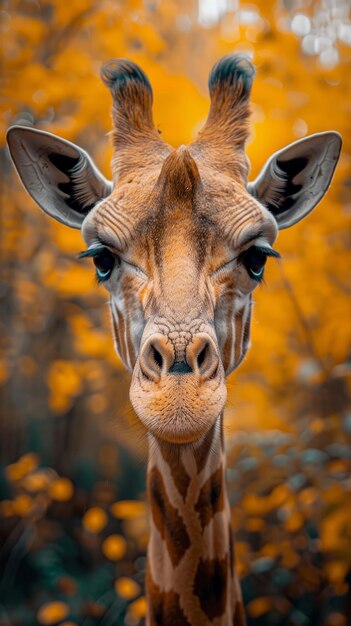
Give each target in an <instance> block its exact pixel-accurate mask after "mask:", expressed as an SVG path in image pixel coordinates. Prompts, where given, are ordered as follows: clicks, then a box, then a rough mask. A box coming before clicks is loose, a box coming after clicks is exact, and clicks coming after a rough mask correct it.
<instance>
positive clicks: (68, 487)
mask: <svg viewBox="0 0 351 626" xmlns="http://www.w3.org/2000/svg"><path fill="white" fill-rule="evenodd" d="M73 493H74V487H73V484H72V481H70V480H69V478H56V480H54V481H53V482H52V483H51V485H50V495H51V497H52V499H53V500H57V501H59V502H66V500H70V499H71V498H72V496H73Z"/></svg>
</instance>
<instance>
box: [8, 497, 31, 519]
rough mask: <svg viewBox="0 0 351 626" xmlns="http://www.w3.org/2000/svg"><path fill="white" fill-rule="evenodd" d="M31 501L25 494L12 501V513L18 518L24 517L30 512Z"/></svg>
mask: <svg viewBox="0 0 351 626" xmlns="http://www.w3.org/2000/svg"><path fill="white" fill-rule="evenodd" d="M32 507H33V500H32V498H31V497H30V496H28V495H27V494H25V493H22V494H20V495H19V496H17V497H16V498H15V499H14V500H13V512H14V514H15V515H19V516H20V517H26V515H28V513H30V511H31V510H32Z"/></svg>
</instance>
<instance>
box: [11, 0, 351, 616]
mask: <svg viewBox="0 0 351 626" xmlns="http://www.w3.org/2000/svg"><path fill="white" fill-rule="evenodd" d="M0 17H1V30H2V34H1V41H2V74H3V96H4V97H3V101H2V105H1V106H2V115H1V121H0V123H1V126H2V130H3V131H4V132H3V133H2V134H1V158H2V168H3V176H2V182H3V185H2V191H1V268H2V272H1V287H0V296H1V299H2V318H1V326H2V329H1V330H2V343H3V350H2V355H3V356H2V357H1V360H0V384H1V391H2V395H1V436H0V447H1V460H2V470H1V474H0V497H1V501H0V515H1V531H0V532H1V534H0V542H1V549H0V571H1V582H0V604H1V610H0V624H1V626H2V625H4V626H36V625H39V626H43V625H44V626H45V625H48V626H50V625H61V626H80V625H82V626H83V625H84V626H97V625H101V626H119V625H122V624H126V625H127V626H128V625H129V626H138V625H139V624H140V625H141V624H143V617H144V614H145V598H144V590H143V578H144V572H145V548H146V544H147V536H148V527H147V508H146V504H145V459H146V452H145V450H146V444H145V438H144V437H143V436H142V434H140V431H139V430H136V429H135V428H133V425H132V424H133V422H134V420H135V418H134V417H133V413H132V409H131V405H130V403H129V400H128V389H129V375H127V374H126V373H125V372H124V370H123V368H122V366H121V363H120V362H119V360H118V357H117V356H116V354H115V353H114V350H113V345H112V339H111V331H110V320H109V311H108V306H107V305H106V301H107V295H106V292H105V291H104V290H103V289H102V288H98V287H96V286H95V281H94V273H93V271H92V266H91V262H90V261H89V260H86V259H85V260H78V258H77V255H78V253H79V252H80V250H82V249H83V248H84V245H83V242H82V239H81V236H80V233H79V232H78V231H74V230H70V229H68V228H67V227H65V226H62V225H60V224H58V223H57V222H54V221H53V220H50V219H49V218H47V217H46V216H45V215H44V214H43V213H42V212H41V211H40V210H39V209H38V208H37V207H36V206H35V205H34V203H33V201H32V200H31V199H30V198H29V197H28V196H27V195H26V193H25V192H24V190H23V189H22V187H21V184H20V182H19V179H18V178H17V176H16V174H15V172H14V169H13V167H12V165H11V163H10V159H9V154H8V151H7V149H6V147H5V139H4V133H5V131H6V128H7V127H8V126H9V125H10V124H14V123H18V124H27V125H29V126H33V125H34V126H35V127H37V128H40V129H43V130H47V131H50V132H53V133H56V134H59V135H61V136H63V137H65V138H66V139H69V140H71V141H74V142H75V143H78V144H79V145H81V146H82V147H83V148H84V149H86V150H87V151H88V152H90V154H91V155H92V157H93V158H94V160H95V161H96V163H97V165H98V167H99V168H100V169H101V170H102V171H103V173H104V174H105V176H106V177H110V166H109V162H110V158H111V150H110V146H109V141H108V138H107V133H108V132H109V131H110V129H111V119H110V106H111V102H110V95H109V93H108V91H107V89H106V88H105V87H104V86H103V84H102V83H101V81H100V79H99V71H100V67H101V64H102V62H104V61H106V60H108V59H110V58H113V57H119V56H124V57H128V58H130V59H132V60H134V61H136V62H137V63H139V64H140V65H141V66H142V68H143V69H144V70H145V71H146V73H147V74H148V76H149V78H150V79H151V82H152V85H153V89H154V117H155V122H156V124H157V125H158V127H159V128H160V129H161V130H162V134H163V137H164V138H165V140H166V141H168V142H169V143H171V144H172V145H174V146H178V145H180V144H182V143H187V142H190V141H191V140H192V139H193V138H194V137H195V136H196V134H197V132H198V130H199V128H200V127H201V124H202V123H203V122H204V119H205V118H206V114H207V111H208V106H209V103H208V96H207V77H208V74H209V71H210V69H211V67H212V65H213V64H214V62H215V61H216V60H217V59H218V58H219V57H220V56H221V55H223V54H226V53H228V52H230V51H233V50H240V51H244V52H246V53H247V54H249V55H250V56H251V57H252V58H253V60H254V63H255V65H256V67H257V77H256V80H255V83H254V88H253V94H252V132H251V138H250V141H249V143H248V146H247V150H248V154H249V157H250V160H251V164H252V171H251V179H253V178H254V177H255V176H256V175H257V173H258V172H259V170H260V168H261V167H262V166H263V164H264V162H265V160H266V159H267V158H268V157H269V156H270V155H271V154H272V152H274V151H276V150H278V149H280V148H281V147H283V146H284V145H286V144H288V143H290V142H292V141H295V140H297V139H299V138H300V137H304V136H305V135H307V134H310V133H314V132H319V131H325V130H330V129H335V130H337V131H339V132H340V133H341V134H342V136H343V140H344V146H343V151H342V155H341V159H340V163H339V165H338V167H337V170H336V174H335V177H334V181H333V183H332V186H331V189H330V191H329V192H328V194H327V196H326V198H325V199H324V200H323V201H322V202H321V204H320V206H319V207H318V208H317V209H316V210H315V212H314V213H313V214H312V215H311V216H310V217H308V219H306V220H304V221H303V222H300V223H299V224H297V225H296V226H295V227H294V228H292V229H289V230H288V231H283V232H282V233H281V234H280V236H279V241H278V244H277V248H278V250H279V251H280V252H281V254H282V257H283V258H282V261H281V262H270V263H269V267H268V268H267V271H266V282H265V284H264V285H263V286H262V287H260V288H258V289H257V291H256V293H255V303H256V304H255V309H254V320H253V329H252V331H253V337H252V348H251V351H250V353H249V355H248V357H247V358H246V361H245V362H244V364H243V365H242V366H241V367H240V369H239V371H237V372H235V373H234V374H233V375H232V376H231V377H230V378H229V381H228V385H229V398H228V404H227V409H226V414H225V429H226V444H227V450H228V483H229V491H230V500H231V505H232V517H233V526H234V528H235V533H236V551H237V561H238V567H239V573H240V576H241V579H242V587H243V593H244V599H245V605H246V611H247V615H248V623H249V626H270V625H277V626H286V625H293V626H305V625H311V626H348V624H349V623H350V621H349V620H350V615H351V594H350V584H351V522H350V520H351V497H350V491H351V479H350V469H351V411H350V404H349V398H350V379H349V378H348V377H349V374H350V363H349V361H348V358H349V357H350V306H349V295H350V290H351V285H350V282H349V270H350V260H351V259H350V256H351V255H350V246H349V232H350V228H349V227H350V209H351V199H350V189H351V167H350V163H351V97H350V96H351V10H350V3H349V1H348V0H310V1H308V0H256V1H254V2H252V3H246V2H243V1H241V0H198V1H197V0H144V1H143V0H120V1H116V0H115V1H113V0H101V1H99V2H98V1H97V0H95V1H94V0H70V1H69V2H59V0H3V2H2V6H1V16H0Z"/></svg>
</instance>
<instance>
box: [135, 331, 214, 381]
mask: <svg viewBox="0 0 351 626" xmlns="http://www.w3.org/2000/svg"><path fill="white" fill-rule="evenodd" d="M179 352H180V354H179ZM177 353H178V354H177ZM139 362H140V369H141V371H142V373H143V375H144V376H145V377H146V378H148V379H149V380H152V381H154V382H155V383H158V382H159V381H160V380H161V378H162V377H164V376H168V375H172V376H175V375H186V374H195V375H196V376H197V377H198V378H199V380H200V381H201V382H206V381H207V380H208V379H211V378H213V377H214V376H215V375H216V373H217V371H218V366H219V356H218V349H217V346H216V345H215V342H214V341H213V339H212V338H211V337H210V335H208V334H206V333H198V334H197V335H194V336H193V337H192V340H191V341H190V342H189V343H188V344H187V345H185V346H184V347H183V349H182V350H181V351H180V350H179V348H178V350H177V349H176V348H175V345H174V343H173V342H172V341H170V339H169V338H168V337H167V336H165V335H162V334H155V335H152V336H151V337H149V338H148V339H147V340H146V341H145V343H144V345H143V347H142V349H141V352H140V357H139Z"/></svg>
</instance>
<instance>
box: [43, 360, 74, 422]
mask: <svg viewBox="0 0 351 626" xmlns="http://www.w3.org/2000/svg"><path fill="white" fill-rule="evenodd" d="M47 382H48V386H49V390H50V399H49V402H50V406H51V408H52V410H53V411H54V412H55V413H64V412H65V411H67V409H68V408H69V407H70V406H71V404H72V401H73V398H74V397H75V396H76V395H77V394H78V393H79V391H80V389H81V378H80V375H79V370H78V368H77V364H76V363H71V362H69V361H63V360H57V361H53V362H52V364H51V367H50V370H49V372H48V374H47Z"/></svg>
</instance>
